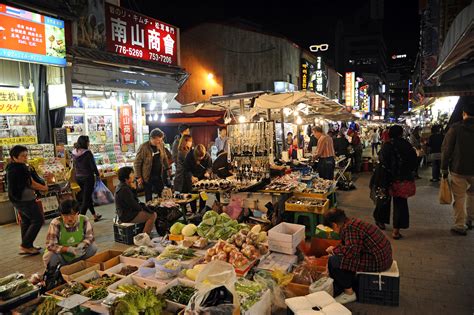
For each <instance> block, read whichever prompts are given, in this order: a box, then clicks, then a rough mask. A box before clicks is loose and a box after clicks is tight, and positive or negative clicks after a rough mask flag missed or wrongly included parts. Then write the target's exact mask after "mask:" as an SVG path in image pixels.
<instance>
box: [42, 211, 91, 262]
mask: <svg viewBox="0 0 474 315" xmlns="http://www.w3.org/2000/svg"><path fill="white" fill-rule="evenodd" d="M60 219H61V218H55V219H53V221H51V223H50V224H49V229H48V234H47V235H46V248H47V249H48V251H50V252H54V253H60V252H61V248H63V246H61V245H59V244H58V243H59V231H60V226H61V224H62V222H61V220H60ZM78 228H79V218H78V220H77V223H76V225H74V226H73V227H72V228H67V227H66V230H67V231H68V232H74V231H77V229H78ZM82 243H84V244H86V247H87V246H89V245H90V244H92V243H94V230H93V229H92V224H91V223H90V221H89V219H88V218H87V217H86V216H84V240H83V241H82Z"/></svg>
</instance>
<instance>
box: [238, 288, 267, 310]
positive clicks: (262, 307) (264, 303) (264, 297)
mask: <svg viewBox="0 0 474 315" xmlns="http://www.w3.org/2000/svg"><path fill="white" fill-rule="evenodd" d="M271 313H272V296H271V292H270V290H267V291H265V293H264V294H263V295H262V298H261V299H260V301H258V302H257V303H255V304H254V305H252V307H251V308H249V309H248V310H247V311H245V312H243V313H242V315H270V314H271Z"/></svg>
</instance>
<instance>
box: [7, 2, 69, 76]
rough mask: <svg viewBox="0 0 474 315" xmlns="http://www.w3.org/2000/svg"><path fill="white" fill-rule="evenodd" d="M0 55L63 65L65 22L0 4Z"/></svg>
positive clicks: (11, 58)
mask: <svg viewBox="0 0 474 315" xmlns="http://www.w3.org/2000/svg"><path fill="white" fill-rule="evenodd" d="M0 58H1V59H10V60H19V61H26V62H34V63H42V64H51V65H55V66H61V67H65V66H66V40H65V37H64V21H62V20H58V19H54V18H51V17H48V16H44V15H41V14H38V13H34V12H29V11H26V10H22V9H17V8H14V7H11V6H8V5H5V4H0Z"/></svg>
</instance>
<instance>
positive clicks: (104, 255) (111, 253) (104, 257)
mask: <svg viewBox="0 0 474 315" xmlns="http://www.w3.org/2000/svg"><path fill="white" fill-rule="evenodd" d="M121 254H122V251H118V250H106V251H104V252H100V253H98V254H95V255H94V256H92V257H90V258H88V259H86V262H90V263H94V264H99V266H100V270H102V271H104V270H106V269H109V268H110V267H113V266H114V265H112V264H111V263H112V262H109V261H110V260H111V259H112V258H114V257H117V256H120V255H121Z"/></svg>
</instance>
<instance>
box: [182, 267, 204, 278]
mask: <svg viewBox="0 0 474 315" xmlns="http://www.w3.org/2000/svg"><path fill="white" fill-rule="evenodd" d="M204 267H206V264H198V265H194V267H193V269H186V270H184V271H183V273H184V275H185V276H186V277H187V278H188V279H190V280H192V281H196V278H197V276H198V274H199V273H200V272H201V271H202V270H203V269H204Z"/></svg>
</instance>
